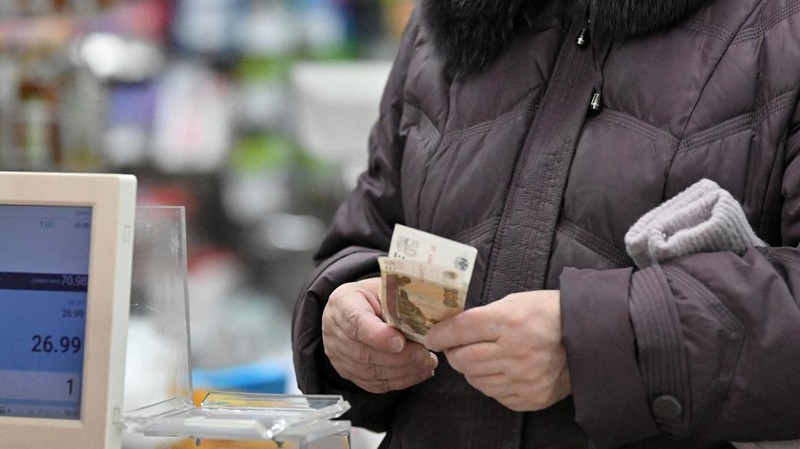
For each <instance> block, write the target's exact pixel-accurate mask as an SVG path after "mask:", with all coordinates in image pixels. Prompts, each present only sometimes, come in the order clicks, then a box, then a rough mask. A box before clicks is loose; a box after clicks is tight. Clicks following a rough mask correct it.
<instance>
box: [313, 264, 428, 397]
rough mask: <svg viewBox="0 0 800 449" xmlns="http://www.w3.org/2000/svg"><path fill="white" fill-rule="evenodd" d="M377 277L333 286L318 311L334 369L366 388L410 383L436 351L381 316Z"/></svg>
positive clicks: (421, 374)
mask: <svg viewBox="0 0 800 449" xmlns="http://www.w3.org/2000/svg"><path fill="white" fill-rule="evenodd" d="M380 288H381V280H380V278H372V279H365V280H363V281H358V282H353V283H350V284H344V285H342V286H340V287H339V288H337V289H336V290H334V292H333V293H331V296H330V298H328V303H327V304H326V306H325V310H324V311H323V313H322V342H323V346H324V347H325V354H326V355H327V356H328V358H329V359H330V361H331V364H332V365H333V367H334V369H336V372H338V373H339V375H340V376H342V377H343V378H345V379H347V380H349V381H351V382H353V383H355V384H356V385H358V386H359V387H361V388H363V389H364V390H367V391H369V392H370V393H386V392H388V391H392V390H402V389H405V388H408V387H410V386H413V385H416V384H418V383H420V382H422V381H424V380H426V379H428V378H430V377H431V376H433V371H434V369H435V368H436V366H437V364H438V359H437V358H436V356H435V355H434V354H433V353H431V352H430V351H428V350H427V349H425V347H424V346H422V345H420V344H419V343H415V342H412V341H407V340H406V338H405V337H404V336H403V334H402V333H401V332H400V331H399V330H397V329H395V328H394V327H392V326H389V325H388V324H386V323H384V322H383V320H381V318H380V316H381V305H380V300H379V299H378V298H379V296H378V295H379V291H380Z"/></svg>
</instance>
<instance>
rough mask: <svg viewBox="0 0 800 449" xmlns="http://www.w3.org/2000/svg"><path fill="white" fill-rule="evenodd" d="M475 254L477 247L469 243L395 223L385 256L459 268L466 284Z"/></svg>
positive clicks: (470, 276)
mask: <svg viewBox="0 0 800 449" xmlns="http://www.w3.org/2000/svg"><path fill="white" fill-rule="evenodd" d="M477 254H478V250H476V249H475V248H473V247H471V246H469V245H465V244H463V243H460V242H456V241H453V240H448V239H446V238H444V237H440V236H438V235H434V234H431V233H428V232H424V231H420V230H419V229H414V228H410V227H408V226H403V225H400V224H397V225H395V227H394V232H393V233H392V241H391V243H390V246H389V254H388V257H389V258H393V259H394V258H396V259H410V260H415V261H418V262H424V263H427V264H430V265H437V266H440V267H443V268H451V269H455V270H458V271H461V272H462V273H463V279H464V282H465V284H467V285H469V280H470V279H471V278H472V270H473V268H474V265H475V257H476V256H477Z"/></svg>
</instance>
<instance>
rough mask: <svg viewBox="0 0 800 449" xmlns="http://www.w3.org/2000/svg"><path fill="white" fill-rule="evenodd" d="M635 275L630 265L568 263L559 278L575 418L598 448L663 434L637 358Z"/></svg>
mask: <svg viewBox="0 0 800 449" xmlns="http://www.w3.org/2000/svg"><path fill="white" fill-rule="evenodd" d="M631 276H632V269H631V268H625V269H618V270H603V271H596V270H577V269H573V268H567V269H565V270H564V272H563V273H562V274H561V279H560V280H561V316H562V335H563V343H564V348H565V350H566V352H567V362H568V364H569V370H570V380H571V383H572V394H573V400H574V402H575V415H576V416H575V419H576V421H577V422H578V424H579V425H580V426H581V427H582V428H583V429H584V431H586V432H587V433H588V434H589V436H590V438H591V439H592V441H593V442H594V443H595V445H596V446H597V447H598V448H605V447H611V446H617V445H621V444H624V443H628V442H632V441H638V440H643V439H645V438H648V437H651V436H654V435H658V434H659V431H658V428H657V427H656V424H655V422H654V421H653V418H652V415H651V413H650V409H649V407H648V402H647V396H646V395H645V391H644V387H643V385H642V376H641V373H640V371H639V366H638V364H637V361H636V342H635V338H634V333H633V328H632V325H631V319H630V314H629V304H628V298H629V288H630V280H631Z"/></svg>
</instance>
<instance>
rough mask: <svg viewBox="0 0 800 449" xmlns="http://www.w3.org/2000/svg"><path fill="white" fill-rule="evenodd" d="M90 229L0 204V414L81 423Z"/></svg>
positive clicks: (70, 219)
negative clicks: (77, 421)
mask: <svg viewBox="0 0 800 449" xmlns="http://www.w3.org/2000/svg"><path fill="white" fill-rule="evenodd" d="M91 224H92V208H91V207H73V206H20V205H0V416H19V417H35V418H58V419H80V411H81V381H82V377H83V355H84V334H85V329H86V299H87V287H88V273H89V247H90V240H91Z"/></svg>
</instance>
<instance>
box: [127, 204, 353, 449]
mask: <svg viewBox="0 0 800 449" xmlns="http://www.w3.org/2000/svg"><path fill="white" fill-rule="evenodd" d="M187 299H188V298H187V263H186V227H185V218H184V210H183V208H182V207H138V208H137V211H136V229H135V233H134V255H133V278H132V294H131V311H130V313H131V320H140V321H141V320H143V321H145V322H147V323H148V325H149V326H151V327H152V328H154V330H155V332H157V334H158V335H159V336H160V338H161V339H160V340H159V344H158V346H159V348H157V350H160V351H162V352H167V353H168V354H169V357H168V358H167V359H168V360H171V361H173V363H170V364H168V366H166V367H164V369H166V370H167V376H168V378H169V385H170V388H168V389H167V390H168V391H169V394H167V393H165V395H164V397H163V398H159V399H160V400H158V401H155V402H154V403H152V404H151V405H147V406H144V407H140V408H136V409H133V410H129V411H127V412H126V413H125V418H124V426H125V428H126V430H127V431H129V432H133V433H138V434H142V435H147V436H158V437H184V438H191V439H196V440H198V442H199V440H204V439H208V440H272V441H274V442H276V446H277V447H279V448H285V449H293V448H297V449H346V448H349V447H350V443H349V435H350V422H349V421H334V420H333V419H334V418H337V417H339V416H341V415H342V414H343V413H344V412H346V411H347V410H348V409H349V408H350V405H349V404H348V403H347V402H346V401H344V400H343V399H342V397H341V396H333V395H331V396H328V395H316V396H304V395H280V394H254V393H236V392H213V391H212V392H210V393H208V394H207V395H206V397H205V399H204V400H203V401H202V403H200V404H199V405H196V404H195V403H194V402H193V400H192V398H193V391H192V381H191V350H190V338H189V335H190V334H189V319H188V317H189V313H188V312H189V311H188V303H187ZM140 343H141V342H138V341H136V339H134V340H129V341H128V345H129V346H130V345H136V344H140ZM141 344H143V343H141ZM129 353H130V348H129Z"/></svg>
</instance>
